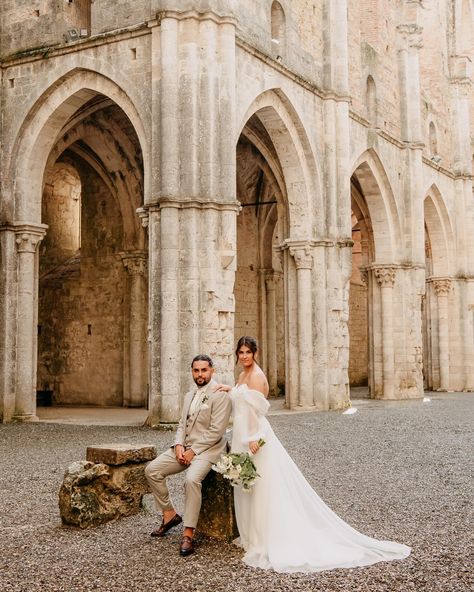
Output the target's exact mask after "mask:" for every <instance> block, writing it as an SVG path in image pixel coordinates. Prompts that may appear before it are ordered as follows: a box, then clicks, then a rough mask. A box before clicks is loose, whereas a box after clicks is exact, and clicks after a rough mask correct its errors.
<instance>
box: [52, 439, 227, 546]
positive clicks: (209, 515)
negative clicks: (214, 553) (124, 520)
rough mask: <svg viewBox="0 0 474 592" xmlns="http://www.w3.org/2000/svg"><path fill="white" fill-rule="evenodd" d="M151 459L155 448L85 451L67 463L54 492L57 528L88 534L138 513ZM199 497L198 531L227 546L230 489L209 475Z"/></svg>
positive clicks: (111, 447) (105, 447)
mask: <svg viewBox="0 0 474 592" xmlns="http://www.w3.org/2000/svg"><path fill="white" fill-rule="evenodd" d="M155 457H156V450H155V447H154V446H150V445H148V444H142V445H140V444H138V445H135V446H130V445H129V444H104V445H101V446H90V447H88V448H87V452H86V460H82V461H77V462H74V463H72V464H71V465H70V466H69V467H68V468H67V470H66V472H65V474H64V480H63V483H62V485H61V489H60V491H59V510H60V514H61V521H62V523H63V524H64V525H67V526H75V527H78V528H90V527H94V526H98V525H100V524H105V523H106V522H111V521H113V520H117V519H119V518H121V517H123V516H132V515H133V514H137V513H138V512H140V510H141V509H142V498H143V496H144V495H145V494H146V493H150V488H149V486H148V482H147V480H146V477H145V467H146V466H147V464H148V463H149V462H150V460H153V459H154V458H155ZM171 478H173V477H171ZM202 494H203V496H202V507H201V513H200V518H199V523H198V526H197V531H198V532H199V533H200V534H203V535H204V536H208V537H213V538H217V539H220V540H225V541H228V542H229V541H231V540H232V539H234V538H235V537H237V536H238V531H237V526H236V521H235V514H234V499H233V491H232V486H231V485H230V483H229V482H228V481H226V480H225V479H224V478H223V477H222V475H220V474H218V473H216V472H215V471H212V470H211V471H210V472H209V475H207V477H206V479H205V480H204V481H203V484H202Z"/></svg>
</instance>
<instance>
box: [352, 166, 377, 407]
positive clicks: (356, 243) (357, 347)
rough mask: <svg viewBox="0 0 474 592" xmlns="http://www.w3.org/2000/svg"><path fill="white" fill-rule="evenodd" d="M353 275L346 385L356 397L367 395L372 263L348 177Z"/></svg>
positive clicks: (359, 202) (361, 204)
mask: <svg viewBox="0 0 474 592" xmlns="http://www.w3.org/2000/svg"><path fill="white" fill-rule="evenodd" d="M351 212H352V224H351V225H352V241H353V247H352V275H351V279H350V291H349V385H350V387H351V389H352V392H353V393H354V394H356V395H357V396H358V397H360V396H366V395H369V365H370V364H369V360H370V351H369V299H368V285H367V284H368V269H369V267H368V266H369V265H370V264H371V263H373V261H374V245H373V232H372V225H371V221H370V215H369V211H368V208H367V203H366V201H365V199H364V196H363V193H362V188H361V186H360V183H359V181H358V179H357V177H356V176H355V175H353V176H352V177H351Z"/></svg>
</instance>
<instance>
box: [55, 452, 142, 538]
mask: <svg viewBox="0 0 474 592" xmlns="http://www.w3.org/2000/svg"><path fill="white" fill-rule="evenodd" d="M146 465H147V463H146V462H144V463H137V462H135V463H131V464H125V465H121V466H108V465H106V464H104V463H98V464H94V463H92V462H88V461H78V462H75V463H72V464H71V465H70V466H69V467H68V469H67V470H66V472H65V475H64V481H63V484H62V486H61V489H60V491H59V510H60V514H61V520H62V522H63V524H67V525H70V526H77V527H79V528H88V527H92V526H98V525H99V524H103V523H105V522H110V521H111V520H116V519H117V518H120V517H122V516H131V515H133V514H137V513H138V512H139V511H140V508H141V500H142V497H143V495H144V494H145V493H149V491H150V490H149V486H148V482H147V480H146V477H145V467H146Z"/></svg>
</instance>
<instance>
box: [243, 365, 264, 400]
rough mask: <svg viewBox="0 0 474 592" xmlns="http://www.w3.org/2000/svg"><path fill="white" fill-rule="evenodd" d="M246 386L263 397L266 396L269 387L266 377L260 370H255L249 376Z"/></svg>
mask: <svg viewBox="0 0 474 592" xmlns="http://www.w3.org/2000/svg"><path fill="white" fill-rule="evenodd" d="M247 386H248V387H249V388H250V389H253V390H255V391H260V392H261V393H262V394H263V395H265V397H267V396H268V391H269V386H268V381H267V377H266V376H265V374H264V372H263V370H262V369H261V368H256V369H255V371H254V372H252V374H251V375H250V378H249V381H248V382H247Z"/></svg>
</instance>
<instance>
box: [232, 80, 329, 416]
mask: <svg viewBox="0 0 474 592" xmlns="http://www.w3.org/2000/svg"><path fill="white" fill-rule="evenodd" d="M241 121H242V126H241V128H240V130H241V131H240V134H239V137H238V138H236V144H237V171H238V173H237V193H238V198H239V200H241V203H242V212H241V214H240V216H239V218H240V219H238V222H237V226H238V231H237V274H236V282H235V291H234V294H235V300H236V318H235V331H234V337H235V339H237V338H238V337H239V336H240V334H241V333H250V332H251V331H253V332H255V333H256V335H257V336H258V337H260V341H261V349H262V358H261V362H262V363H263V365H264V368H265V370H266V372H267V374H268V376H269V379H270V387H271V392H272V393H274V394H280V393H283V392H284V394H285V404H286V406H287V407H288V408H291V409H296V408H316V407H319V408H322V409H325V408H327V406H328V399H329V396H328V388H327V364H326V348H327V331H326V322H327V317H326V314H327V311H326V304H325V302H326V285H325V268H324V265H325V262H324V246H323V245H321V244H319V243H318V242H317V241H316V240H315V239H314V237H320V236H322V235H323V227H324V223H325V214H324V211H323V207H322V198H321V188H320V186H319V174H318V171H317V167H316V163H315V160H314V157H313V152H312V148H311V145H310V143H309V140H308V137H307V136H306V134H305V131H304V126H303V124H302V122H301V120H300V119H299V117H298V115H297V113H296V111H295V109H294V108H293V106H292V104H291V102H290V101H289V99H288V98H287V97H286V96H285V95H284V93H283V92H282V91H281V90H279V89H274V90H271V91H266V92H265V93H263V94H262V95H259V96H258V97H257V98H256V99H255V100H254V102H253V103H252V105H251V106H250V107H249V108H248V109H247V111H246V112H245V113H243V114H242V119H241ZM315 212H316V213H317V214H315ZM315 269H316V270H317V271H314V270H315ZM321 278H322V281H321ZM315 376H318V380H315V379H314V377H315Z"/></svg>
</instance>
